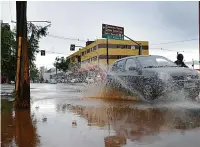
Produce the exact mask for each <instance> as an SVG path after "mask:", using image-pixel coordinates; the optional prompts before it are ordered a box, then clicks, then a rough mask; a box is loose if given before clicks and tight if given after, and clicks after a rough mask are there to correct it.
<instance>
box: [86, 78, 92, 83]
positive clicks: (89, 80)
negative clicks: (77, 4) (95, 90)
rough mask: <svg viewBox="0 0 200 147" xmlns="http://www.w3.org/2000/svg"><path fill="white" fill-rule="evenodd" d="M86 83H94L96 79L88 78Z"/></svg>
mask: <svg viewBox="0 0 200 147" xmlns="http://www.w3.org/2000/svg"><path fill="white" fill-rule="evenodd" d="M86 83H88V84H89V83H94V79H92V78H91V77H87V78H86Z"/></svg>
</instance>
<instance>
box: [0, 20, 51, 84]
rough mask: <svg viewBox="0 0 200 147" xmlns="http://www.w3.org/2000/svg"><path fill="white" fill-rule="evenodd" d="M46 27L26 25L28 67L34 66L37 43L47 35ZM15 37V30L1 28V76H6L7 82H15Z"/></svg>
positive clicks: (37, 50)
mask: <svg viewBox="0 0 200 147" xmlns="http://www.w3.org/2000/svg"><path fill="white" fill-rule="evenodd" d="M48 27H49V26H46V27H41V26H37V25H34V24H33V23H28V24H27V30H28V31H27V35H28V55H29V64H30V67H34V66H35V65H34V61H35V60H36V54H37V53H39V41H40V39H41V38H42V37H45V36H46V35H47V31H48ZM15 36H16V29H13V30H10V29H9V28H7V27H3V26H1V60H2V61H1V69H2V70H1V72H2V73H1V75H5V76H8V79H9V81H15V73H16V44H17V43H16V37H15ZM34 72H36V71H35V70H34ZM34 72H33V73H34ZM34 74H35V73H34ZM34 74H32V75H34Z"/></svg>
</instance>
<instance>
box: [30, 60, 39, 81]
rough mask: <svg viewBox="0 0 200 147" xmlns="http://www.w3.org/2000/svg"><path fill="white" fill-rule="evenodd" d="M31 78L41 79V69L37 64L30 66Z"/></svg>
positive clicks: (33, 79)
mask: <svg viewBox="0 0 200 147" xmlns="http://www.w3.org/2000/svg"><path fill="white" fill-rule="evenodd" d="M30 79H31V80H32V81H33V83H34V82H35V80H39V70H38V69H37V67H36V65H35V64H32V65H31V66H30Z"/></svg>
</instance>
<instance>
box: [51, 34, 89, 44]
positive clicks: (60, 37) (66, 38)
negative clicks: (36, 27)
mask: <svg viewBox="0 0 200 147" xmlns="http://www.w3.org/2000/svg"><path fill="white" fill-rule="evenodd" d="M47 36H50V37H54V38H58V39H65V40H74V41H80V42H87V41H88V40H89V39H88V40H87V41H86V40H81V39H76V38H68V37H62V36H57V35H52V34H48V35H47Z"/></svg>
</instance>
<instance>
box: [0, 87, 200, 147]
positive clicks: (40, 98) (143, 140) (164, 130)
mask: <svg viewBox="0 0 200 147" xmlns="http://www.w3.org/2000/svg"><path fill="white" fill-rule="evenodd" d="M86 89H87V90H86ZM95 89H96V88H94V86H91V87H89V88H88V86H86V87H85V86H84V85H83V84H73V85H70V84H32V85H31V103H32V107H31V111H30V112H29V111H25V110H24V111H22V110H21V111H13V109H12V108H11V107H8V108H7V109H6V110H4V111H2V112H1V146H2V147H10V146H11V147H15V146H18V147H64V146H69V147H122V146H123V147H132V146H134V147H147V146H148V147H199V144H200V104H198V103H195V102H189V101H186V100H183V99H180V101H168V102H158V103H157V104H154V105H150V104H144V103H141V102H136V101H130V100H129V101H125V100H111V99H107V97H106V98H103V99H101V98H99V96H98V94H97V93H98V92H99V91H101V90H99V89H98V90H97V89H96V90H95ZM4 90H6V91H12V87H11V86H6V85H5V86H4V85H2V89H1V91H4ZM95 94H96V95H95ZM113 95H120V94H119V93H116V92H115V93H114V92H112V93H111V94H108V96H113ZM120 96H122V95H120ZM120 96H118V97H120ZM95 97H97V98H95Z"/></svg>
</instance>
